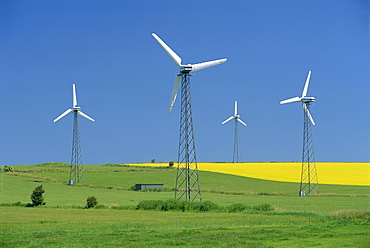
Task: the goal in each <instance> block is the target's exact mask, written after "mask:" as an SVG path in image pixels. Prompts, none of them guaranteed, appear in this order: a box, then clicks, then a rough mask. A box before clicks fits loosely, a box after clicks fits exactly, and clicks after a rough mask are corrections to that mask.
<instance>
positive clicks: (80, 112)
mask: <svg viewBox="0 0 370 248" xmlns="http://www.w3.org/2000/svg"><path fill="white" fill-rule="evenodd" d="M77 114H79V115H81V116H82V117H85V118H86V119H88V120H90V121H95V120H94V119H93V118H91V117H90V116H88V115H87V114H85V113H82V111H80V110H78V111H77Z"/></svg>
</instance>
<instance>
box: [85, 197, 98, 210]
mask: <svg viewBox="0 0 370 248" xmlns="http://www.w3.org/2000/svg"><path fill="white" fill-rule="evenodd" d="M96 204H98V200H97V199H96V197H95V196H89V197H87V200H86V208H93V207H95V206H96Z"/></svg>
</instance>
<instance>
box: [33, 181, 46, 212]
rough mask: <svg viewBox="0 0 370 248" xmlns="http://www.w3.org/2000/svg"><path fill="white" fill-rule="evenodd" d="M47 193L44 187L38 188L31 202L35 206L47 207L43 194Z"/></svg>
mask: <svg viewBox="0 0 370 248" xmlns="http://www.w3.org/2000/svg"><path fill="white" fill-rule="evenodd" d="M44 192H45V190H44V189H43V188H42V185H40V186H37V187H36V188H35V189H34V190H33V192H32V195H31V201H32V203H33V206H36V207H37V206H39V205H41V204H42V205H45V203H44V197H43V196H42V194H43V193H44Z"/></svg>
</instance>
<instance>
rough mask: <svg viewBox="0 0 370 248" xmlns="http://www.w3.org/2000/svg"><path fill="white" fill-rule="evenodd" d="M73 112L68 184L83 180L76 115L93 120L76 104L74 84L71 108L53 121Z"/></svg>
mask: <svg viewBox="0 0 370 248" xmlns="http://www.w3.org/2000/svg"><path fill="white" fill-rule="evenodd" d="M72 112H73V141H72V159H71V171H70V174H69V181H68V184H69V185H73V183H74V182H75V183H82V182H83V171H82V165H81V162H82V155H81V147H80V130H79V125H78V115H80V116H82V117H85V118H86V119H88V120H90V121H95V120H94V119H93V118H91V117H90V116H88V115H86V114H85V113H83V112H82V111H81V107H78V106H77V96H76V86H75V85H74V84H73V85H72V108H70V109H67V110H66V111H64V112H63V113H62V114H61V115H60V116H58V117H57V118H55V120H54V122H57V121H58V120H60V119H62V118H63V117H64V116H66V115H68V114H69V113H72Z"/></svg>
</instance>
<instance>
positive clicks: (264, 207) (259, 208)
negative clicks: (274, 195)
mask: <svg viewBox="0 0 370 248" xmlns="http://www.w3.org/2000/svg"><path fill="white" fill-rule="evenodd" d="M253 209H254V210H257V211H272V210H274V208H273V207H272V206H271V205H270V204H260V205H256V206H253Z"/></svg>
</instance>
